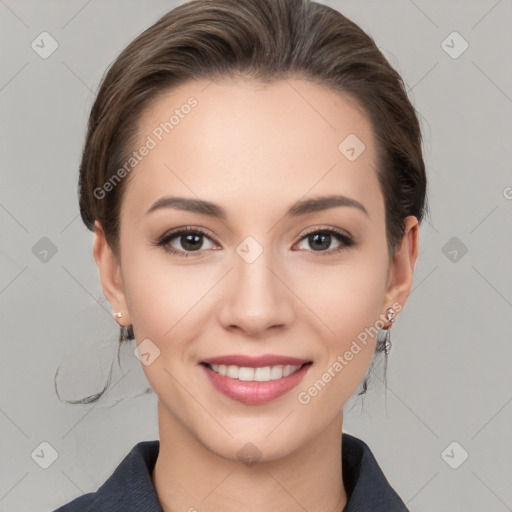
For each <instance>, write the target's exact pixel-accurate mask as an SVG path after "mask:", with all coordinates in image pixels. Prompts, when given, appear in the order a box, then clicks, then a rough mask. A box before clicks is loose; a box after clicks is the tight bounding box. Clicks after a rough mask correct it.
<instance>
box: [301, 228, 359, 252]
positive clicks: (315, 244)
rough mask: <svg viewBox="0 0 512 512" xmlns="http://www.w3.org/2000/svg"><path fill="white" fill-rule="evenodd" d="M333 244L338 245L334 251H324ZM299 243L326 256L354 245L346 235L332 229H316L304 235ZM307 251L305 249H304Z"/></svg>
mask: <svg viewBox="0 0 512 512" xmlns="http://www.w3.org/2000/svg"><path fill="white" fill-rule="evenodd" d="M333 242H335V243H337V244H338V245H336V246H335V247H334V249H331V250H326V249H329V248H330V247H331V244H332V243H333ZM300 243H303V244H308V245H309V247H311V248H312V250H313V252H321V253H327V254H333V253H337V252H339V251H342V250H343V249H345V248H348V247H352V246H353V245H355V242H354V240H353V239H352V238H351V237H350V236H349V235H347V234H345V233H343V232H342V231H339V230H337V229H334V228H323V229H316V230H315V231H310V232H309V233H306V234H305V235H304V236H303V237H302V238H301V239H300V242H299V244H300ZM306 249H307V248H306Z"/></svg>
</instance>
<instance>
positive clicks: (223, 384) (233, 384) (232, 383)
mask: <svg viewBox="0 0 512 512" xmlns="http://www.w3.org/2000/svg"><path fill="white" fill-rule="evenodd" d="M285 359H286V360H287V361H289V360H294V359H293V358H289V357H288V358H285ZM219 360H220V358H219ZM295 360H296V359H295ZM222 361H225V359H224V358H222ZM299 361H300V360H299ZM252 362H254V361H252ZM205 363H206V361H205V362H204V363H202V364H200V365H199V366H200V367H201V368H202V371H203V372H205V374H206V376H207V377H208V380H209V381H210V383H211V384H212V385H213V387H214V388H215V389H217V391H219V392H221V393H222V394H223V395H225V396H227V397H228V398H230V399H232V400H235V401H237V402H242V403H244V404H247V405H261V404H266V403H268V402H271V401H272V400H275V399H277V398H279V397H280V396H282V395H284V394H285V393H288V392H289V391H291V390H292V389H293V388H295V387H296V386H298V384H299V383H300V382H301V380H302V379H303V378H304V376H305V375H306V373H307V372H308V371H309V368H310V367H311V366H312V363H311V361H310V362H305V363H303V364H302V367H301V368H300V369H298V370H297V371H296V372H294V373H292V374H291V375H288V377H281V378H280V379H276V380H269V381H266V382H263V381H243V380H239V379H232V378H231V377H228V376H226V375H221V374H220V373H217V372H214V371H213V370H212V369H211V368H209V367H208V366H206V364H205ZM213 364H223V363H215V362H214V363H213ZM244 364H245V365H246V366H247V363H244ZM237 366H238V365H237ZM240 366H242V365H240ZM267 366H272V365H267ZM249 367H254V366H249Z"/></svg>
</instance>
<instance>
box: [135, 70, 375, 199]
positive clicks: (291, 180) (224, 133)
mask: <svg viewBox="0 0 512 512" xmlns="http://www.w3.org/2000/svg"><path fill="white" fill-rule="evenodd" d="M373 137H374V136H373V131H372V126H371V124H370V121H369V120H368V119H367V117H366V116H365V115H364V112H363V111H362V109H361V108H360V107H359V105H358V104H357V103H356V102H354V101H352V100H351V99H350V97H348V96H345V95H342V94H341V93H339V92H336V91H332V90H331V89H328V88H327V87H325V86H321V85H318V84H315V83H312V82H309V81H306V80H302V79H286V80H279V81H276V82H273V83H271V84H266V85H263V84H261V83H257V82H254V81H251V80H245V79H223V80H221V81H215V82H208V81H200V82H187V83H185V84H182V85H181V86H180V87H177V88H175V89H172V90H170V91H168V92H165V93H164V94H160V96H159V97H157V98H155V99H154V100H153V101H152V102H151V103H150V105H149V106H148V107H147V108H146V109H145V110H144V112H143V113H142V115H141V117H140V119H139V126H138V140H137V144H136V147H135V148H134V149H137V148H141V147H142V146H144V145H146V146H148V147H151V149H150V150H149V151H145V153H146V155H145V156H144V157H142V158H141V159H140V162H139V163H138V164H137V167H136V168H135V169H134V171H133V172H132V173H131V175H130V183H129V186H128V187H127V191H126V192H125V194H126V197H125V200H128V196H130V195H134V194H135V195H136V196H138V199H139V200H141V201H142V202H145V204H146V206H147V207H149V206H150V205H149V204H147V203H148V201H150V200H151V199H153V201H154V200H156V199H157V198H158V197H159V196H161V195H164V193H166V192H172V193H175V194H176V193H181V194H182V195H187V196H193V195H196V196H200V197H203V198H205V199H206V198H208V196H209V195H211V196H212V198H213V197H215V198H220V200H222V199H223V198H225V199H226V200H227V201H229V199H231V200H233V197H234V194H241V195H244V194H245V195H246V196H247V197H248V198H249V195H250V198H254V199H255V200H256V199H257V196H258V194H267V195H268V194H275V193H276V191H278V192H279V191H280V192H282V194H283V197H284V195H286V194H289V195H290V197H294V198H295V199H297V196H298V197H302V196H304V195H306V194H307V193H308V191H311V193H314V194H324V193H331V192H332V191H333V188H337V189H338V191H339V192H342V193H346V194H347V195H349V194H350V195H352V196H354V197H355V198H356V199H358V200H362V199H363V198H364V197H367V200H369V201H371V200H373V201H375V199H376V198H375V197H371V196H372V195H373V196H375V194H376V193H378V183H377V178H376V174H375V173H376V162H377V157H376V153H375V151H376V149H375V145H374V138H373ZM354 157H355V158H354Z"/></svg>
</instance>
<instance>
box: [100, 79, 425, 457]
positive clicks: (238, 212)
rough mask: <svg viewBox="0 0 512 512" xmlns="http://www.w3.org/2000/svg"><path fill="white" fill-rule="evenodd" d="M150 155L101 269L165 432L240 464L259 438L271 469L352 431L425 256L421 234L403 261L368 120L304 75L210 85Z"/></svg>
mask: <svg viewBox="0 0 512 512" xmlns="http://www.w3.org/2000/svg"><path fill="white" fill-rule="evenodd" d="M190 97H193V98H194V100H192V101H190V100H189V98H190ZM185 105H190V108H187V107H185ZM176 110H177V112H175V114H176V115H175V118H174V119H173V120H172V121H171V123H173V124H172V126H171V124H168V125H166V124H165V123H166V122H168V121H169V118H170V115H171V114H172V113H173V112H174V111H176ZM347 137H349V139H347V140H346V141H345V139H346V138H347ZM356 137H357V138H356ZM343 141H345V142H343ZM340 144H341V146H340ZM363 144H364V146H363ZM143 145H146V147H148V148H149V149H148V150H147V151H144V150H142V151H139V156H140V157H141V158H140V161H138V163H137V165H136V166H135V167H134V168H133V170H132V171H131V173H130V175H129V176H128V177H127V178H124V179H128V182H127V187H126V189H125V192H124V197H123V202H122V207H121V228H120V255H119V256H120V257H119V259H116V258H115V257H114V256H113V255H112V254H111V253H110V251H109V250H108V246H106V244H105V241H104V237H103V234H102V232H101V229H100V228H99V226H98V229H97V231H96V241H95V257H96V261H97V262H98V266H99V269H100V274H101V279H102V284H103V288H104V291H105V294H106V295H107V298H108V299H109V301H110V303H111V304H112V307H113V309H114V311H122V312H123V320H122V323H123V324H124V325H129V324H133V328H134V333H135V336H136V340H137V344H141V343H144V344H145V345H139V346H140V347H142V348H143V350H142V351H141V352H144V353H146V356H145V357H146V362H149V363H150V364H147V365H146V364H143V365H142V367H143V370H144V372H145V374H146V376H147V379H148V381H149V383H150V384H151V386H152V388H153V389H154V391H155V392H156V394H157V395H158V397H159V411H160V414H161V416H165V420H164V421H163V423H164V425H166V427H167V428H169V429H170V430H172V431H173V432H174V433H175V434H176V435H178V436H179V435H182V436H183V437H185V436H189V438H191V439H193V440H195V441H197V443H199V445H201V446H203V447H204V448H206V449H207V450H209V451H210V452H212V453H214V454H217V455H220V456H222V457H225V458H231V459H235V458H236V457H237V456H239V450H240V449H241V448H242V447H244V446H245V445H246V443H248V442H251V443H253V444H254V445H255V446H256V447H257V449H258V451H259V453H260V455H261V456H262V457H263V458H266V459H269V460H272V459H275V458H278V457H281V456H283V455H285V454H287V453H291V452H293V451H294V450H296V449H297V448H299V447H301V446H305V445H306V443H308V442H309V441H311V440H312V439H313V438H315V437H318V436H320V435H321V434H322V433H323V432H326V431H328V429H329V428H333V426H334V427H335V430H336V431H337V432H339V429H340V427H341V420H342V408H343V404H344V403H345V402H346V401H347V399H348V398H349V397H350V395H352V393H353V392H354V391H355V389H356V388H357V386H358V385H359V384H360V382H361V380H362V379H363V377H364V375H365V373H366V371H367V369H368V366H369V363H370V361H371V358H372V354H373V352H374V349H375V332H376V327H381V326H382V324H383V322H382V320H383V318H384V316H383V315H384V313H385V311H386V309H387V308H388V307H390V306H394V307H395V310H397V311H399V310H400V309H401V307H402V305H403V304H404V302H405V299H406V297H407V294H408V292H409V289H410V284H411V280H412V275H411V274H412V267H413V264H414V259H415V253H416V246H415V244H416V242H415V238H414V236H413V237H412V238H410V237H407V240H406V242H407V244H408V245H406V246H405V247H404V248H402V249H401V250H400V251H399V252H398V253H397V254H398V255H397V257H396V259H395V260H394V261H391V260H390V259H389V257H388V253H387V245H386V235H385V217H384V198H383V195H382V192H381V190H380V187H379V183H378V179H377V172H376V168H377V155H376V149H375V142H374V138H373V133H372V127H371V125H370V123H369V121H368V120H367V119H366V117H365V116H364V115H363V113H362V112H361V111H360V110H359V109H358V108H357V106H356V105H355V104H354V103H352V102H350V101H349V99H348V98H345V97H343V96H341V95H340V94H339V93H336V92H333V91H331V90H329V89H327V88H324V87H322V86H319V85H316V84H312V83H309V82H307V81H303V80H299V79H294V80H287V81H284V80H283V81H279V82H275V83H273V84H272V85H269V86H262V85H259V84H256V83H254V82H250V81H242V80H240V79H239V80H236V81H231V80H227V79H226V80H223V81H220V82H216V83H210V84H208V83H207V82H195V83H188V84H185V85H183V86H181V87H180V88H177V89H174V90H172V91H171V92H168V93H166V94H165V95H163V96H161V97H159V98H158V99H157V100H155V101H154V102H153V103H152V104H151V106H150V107H149V108H147V109H146V111H145V112H144V113H143V116H142V117H141V120H140V125H139V142H138V144H137V145H136V148H134V149H135V150H138V149H139V148H141V146H143ZM351 148H353V150H352V149H351ZM361 151H362V152H361ZM142 153H145V156H142ZM171 198H174V200H172V199H171ZM176 198H179V199H181V200H182V201H181V202H179V201H176ZM319 198H323V199H324V201H320V200H319ZM325 198H330V199H329V200H325ZM187 201H188V202H187ZM203 202H207V203H203ZM414 221H415V219H414V218H412V219H410V218H408V220H407V226H409V227H410V226H411V225H414ZM409 222H412V224H409ZM413 231H414V232H415V233H416V235H417V230H413ZM410 239H411V240H412V242H411V243H410V244H409V242H410ZM372 328H373V329H372ZM147 354H149V355H147ZM350 354H351V355H350ZM207 362H209V364H210V366H207ZM336 363H337V364H336ZM254 368H256V369H254ZM226 372H227V375H222V373H226ZM283 372H284V374H283ZM290 372H291V373H290ZM288 373H290V375H288V376H287V374H288ZM269 379H270V380H269ZM160 419H161V424H162V418H160ZM237 454H238V455H237Z"/></svg>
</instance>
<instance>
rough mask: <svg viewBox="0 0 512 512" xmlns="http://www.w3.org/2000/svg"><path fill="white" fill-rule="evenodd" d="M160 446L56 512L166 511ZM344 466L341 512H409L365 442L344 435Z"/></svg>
mask: <svg viewBox="0 0 512 512" xmlns="http://www.w3.org/2000/svg"><path fill="white" fill-rule="evenodd" d="M159 447H160V442H159V441H142V442H140V443H138V444H137V445H135V446H134V447H133V448H132V450H131V451H130V453H129V454H128V455H127V456H126V457H125V458H124V459H123V461H122V462H121V463H120V464H119V466H118V467H117V468H116V469H115V471H114V473H113V474H112V475H111V476H110V477H109V478H108V480H107V481H106V482H105V483H104V484H103V485H102V486H101V487H100V488H99V489H98V490H97V491H96V492H90V493H87V494H84V495H83V496H79V497H78V498H75V499H74V500H72V501H70V502H69V503H68V504H66V505H63V506H62V507H60V508H58V509H57V510H55V511H54V512H162V509H161V507H160V505H159V503H158V499H157V497H156V493H155V488H154V487H153V483H152V481H151V473H152V471H153V468H154V466H155V462H156V458H157V456H158V450H159ZM342 464H343V484H344V486H345V491H346V493H347V497H348V502H347V505H346V506H345V508H344V509H343V510H342V511H340V512H409V511H408V509H407V508H406V507H405V505H404V503H403V501H402V500H401V499H400V498H399V496H398V494H397V493H396V492H395V491H394V489H393V488H392V487H391V485H390V484H389V482H388V481H387V479H386V477H385V476H384V474H383V473H382V470H381V469H380V467H379V465H378V464H377V461H376V460H375V457H374V456H373V454H372V452H371V450H370V448H369V447H368V445H367V444H366V443H365V442H364V441H361V440H360V439H358V438H357V437H354V436H351V435H350V434H346V433H343V436H342Z"/></svg>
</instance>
